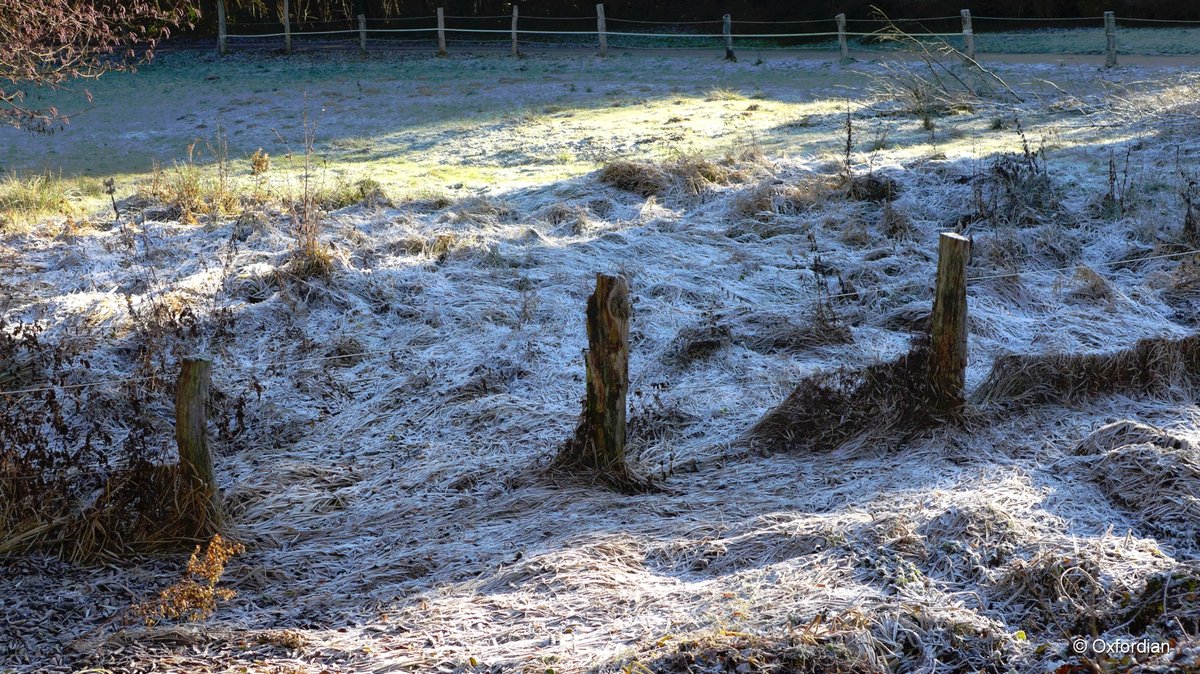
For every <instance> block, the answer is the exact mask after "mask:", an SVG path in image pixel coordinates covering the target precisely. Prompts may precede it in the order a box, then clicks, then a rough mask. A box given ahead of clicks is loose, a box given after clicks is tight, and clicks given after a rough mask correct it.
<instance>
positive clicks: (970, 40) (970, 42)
mask: <svg viewBox="0 0 1200 674" xmlns="http://www.w3.org/2000/svg"><path fill="white" fill-rule="evenodd" d="M962 22H963V42H965V43H966V50H967V58H969V59H971V60H972V61H974V60H975V31H974V30H973V29H972V28H971V10H969V9H964V10H963V11H962Z"/></svg>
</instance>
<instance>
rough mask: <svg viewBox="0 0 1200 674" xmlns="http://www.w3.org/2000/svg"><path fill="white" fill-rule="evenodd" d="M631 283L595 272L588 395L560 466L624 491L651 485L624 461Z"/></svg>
mask: <svg viewBox="0 0 1200 674" xmlns="http://www.w3.org/2000/svg"><path fill="white" fill-rule="evenodd" d="M631 313H632V307H631V304H630V301H629V284H628V282H626V281H625V279H624V278H622V277H620V276H610V275H608V274H596V290H595V292H593V293H592V295H591V297H589V298H588V302H587V336H588V350H587V353H586V354H585V356H584V362H585V365H586V370H587V374H586V376H587V395H586V397H585V398H584V402H583V414H582V415H581V417H580V419H579V426H578V427H576V429H575V436H574V438H572V439H571V441H569V442H567V443H566V444H565V445H563V447H562V449H561V450H560V451H559V454H558V457H557V459H556V463H558V464H559V465H560V466H563V467H567V468H573V469H578V468H582V469H585V470H587V471H589V472H595V473H596V474H597V476H598V477H599V478H600V479H602V480H604V481H606V482H608V483H609V484H610V485H611V486H614V487H616V488H617V489H620V490H621V491H626V492H630V491H643V490H645V489H648V488H650V485H649V483H648V482H646V481H645V480H644V479H643V478H640V477H638V476H637V475H635V474H634V473H633V472H632V471H631V470H630V469H629V467H628V466H627V465H626V463H625V409H626V396H627V393H628V390H629V318H630V315H631Z"/></svg>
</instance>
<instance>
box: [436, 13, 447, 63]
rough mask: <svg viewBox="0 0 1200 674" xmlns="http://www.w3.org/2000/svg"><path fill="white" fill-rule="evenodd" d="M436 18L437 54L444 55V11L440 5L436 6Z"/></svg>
mask: <svg viewBox="0 0 1200 674" xmlns="http://www.w3.org/2000/svg"><path fill="white" fill-rule="evenodd" d="M437 19H438V56H445V55H446V12H445V9H443V8H442V7H438V8H437Z"/></svg>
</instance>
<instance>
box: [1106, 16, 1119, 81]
mask: <svg viewBox="0 0 1200 674" xmlns="http://www.w3.org/2000/svg"><path fill="white" fill-rule="evenodd" d="M1104 38H1105V42H1106V43H1107V44H1106V45H1105V49H1104V67H1105V68H1112V67H1114V66H1116V65H1117V15H1116V14H1113V13H1112V12H1105V13H1104Z"/></svg>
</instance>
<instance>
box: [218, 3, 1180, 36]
mask: <svg viewBox="0 0 1200 674" xmlns="http://www.w3.org/2000/svg"><path fill="white" fill-rule="evenodd" d="M204 2H205V5H206V9H207V10H209V11H206V12H204V15H205V19H204V21H202V24H211V21H212V19H213V17H214V16H215V15H216V12H215V11H212V9H213V4H214V2H215V0H204ZM226 2H227V3H229V5H230V14H231V17H232V18H233V20H234V21H237V20H238V19H246V20H249V19H250V18H251V17H253V19H255V20H259V21H262V20H275V19H276V18H277V17H278V12H279V8H280V7H281V6H282V0H226ZM290 2H291V11H292V15H293V17H294V18H303V19H305V20H308V21H339V20H344V19H347V18H351V17H354V16H356V15H358V14H366V15H367V16H368V17H370V18H373V19H382V18H393V17H406V16H408V17H413V16H428V15H430V14H433V13H434V12H435V11H436V8H437V7H438V6H442V7H445V10H446V13H447V14H448V15H457V16H485V15H500V14H508V13H510V12H511V11H512V5H513V2H512V1H511V0H290ZM518 4H519V5H520V11H521V14H522V16H527V17H530V18H534V17H543V16H544V17H563V16H592V15H594V14H595V6H596V2H595V0H554V1H550V0H542V1H540V2H519V3H518ZM604 7H605V12H606V13H607V15H608V16H610V17H619V18H622V19H639V20H644V21H661V22H663V23H671V22H676V21H706V20H714V19H720V17H721V16H722V15H723V14H727V13H728V14H732V15H733V17H734V18H735V19H739V20H745V21H787V20H803V19H825V18H831V17H833V16H834V15H835V14H838V13H840V12H844V13H845V14H846V16H848V17H850V18H852V19H855V18H858V19H868V18H872V17H873V16H874V11H873V9H872V7H878V8H879V9H880V10H882V11H883V12H884V13H886V14H887V15H888V16H890V17H892V18H922V17H930V16H947V15H957V14H958V12H959V10H961V9H969V10H971V12H972V13H973V14H976V15H979V16H995V17H1017V18H1029V19H1034V18H1062V17H1076V16H1089V17H1090V16H1099V15H1101V14H1103V13H1104V12H1105V11H1108V10H1112V11H1115V12H1117V15H1118V16H1126V17H1134V18H1146V19H1197V20H1200V3H1195V2H1180V1H1179V0H809V1H808V2H796V0H762V1H759V2H735V1H731V0H665V1H659V2H645V0H607V1H606V2H605V3H604ZM210 27H211V26H210V25H201V26H199V27H198V28H200V30H205V29H206V28H210Z"/></svg>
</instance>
